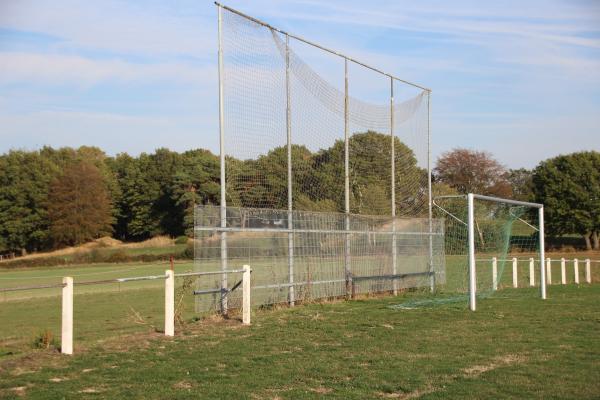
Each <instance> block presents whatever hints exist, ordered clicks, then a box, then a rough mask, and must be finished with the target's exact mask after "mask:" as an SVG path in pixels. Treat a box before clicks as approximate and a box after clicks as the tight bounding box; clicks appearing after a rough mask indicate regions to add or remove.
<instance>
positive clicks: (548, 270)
mask: <svg viewBox="0 0 600 400" xmlns="http://www.w3.org/2000/svg"><path fill="white" fill-rule="evenodd" d="M546 280H547V281H548V285H551V284H552V260H551V259H549V258H546Z"/></svg>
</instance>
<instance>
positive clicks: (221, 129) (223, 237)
mask: <svg viewBox="0 0 600 400" xmlns="http://www.w3.org/2000/svg"><path fill="white" fill-rule="evenodd" d="M217 7H218V8H217V9H218V12H219V17H218V21H219V23H218V40H219V156H220V164H221V228H226V227H227V203H226V199H225V195H226V191H225V116H224V113H225V109H224V105H223V78H224V76H223V32H222V24H223V21H222V20H223V16H222V11H223V9H222V7H221V6H217ZM221 270H222V271H226V270H227V232H221ZM226 289H227V274H226V273H223V274H222V275H221V312H222V313H223V314H227V296H224V295H223V294H225V290H226Z"/></svg>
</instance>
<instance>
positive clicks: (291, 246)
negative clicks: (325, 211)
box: [285, 35, 296, 307]
mask: <svg viewBox="0 0 600 400" xmlns="http://www.w3.org/2000/svg"><path fill="white" fill-rule="evenodd" d="M285 97H286V107H285V108H286V110H285V125H286V131H287V184H288V187H287V191H288V229H292V228H293V227H294V221H293V213H292V210H293V192H292V189H293V188H292V181H293V178H292V108H291V107H292V105H291V95H290V37H289V35H286V36H285ZM288 282H289V284H290V287H289V289H288V290H289V299H288V300H289V304H290V306H292V307H293V306H294V304H296V295H295V292H294V234H293V233H292V232H289V233H288Z"/></svg>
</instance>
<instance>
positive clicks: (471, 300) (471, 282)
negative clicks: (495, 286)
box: [467, 193, 477, 311]
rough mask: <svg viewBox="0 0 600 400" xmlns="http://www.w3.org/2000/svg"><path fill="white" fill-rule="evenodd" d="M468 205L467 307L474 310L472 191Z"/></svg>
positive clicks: (475, 278) (475, 274)
mask: <svg viewBox="0 0 600 400" xmlns="http://www.w3.org/2000/svg"><path fill="white" fill-rule="evenodd" d="M467 207H468V219H467V227H468V235H469V308H470V309H471V311H475V307H476V305H475V296H476V293H477V273H476V271H475V230H474V226H475V213H474V211H475V210H474V204H473V193H469V194H468V195H467Z"/></svg>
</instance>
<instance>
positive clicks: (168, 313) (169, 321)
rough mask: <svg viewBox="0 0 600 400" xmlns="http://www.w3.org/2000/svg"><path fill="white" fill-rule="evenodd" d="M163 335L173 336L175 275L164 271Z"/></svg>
mask: <svg viewBox="0 0 600 400" xmlns="http://www.w3.org/2000/svg"><path fill="white" fill-rule="evenodd" d="M165 275H166V277H167V278H166V279H165V336H175V275H174V274H173V271H171V270H170V269H168V270H166V271H165Z"/></svg>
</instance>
